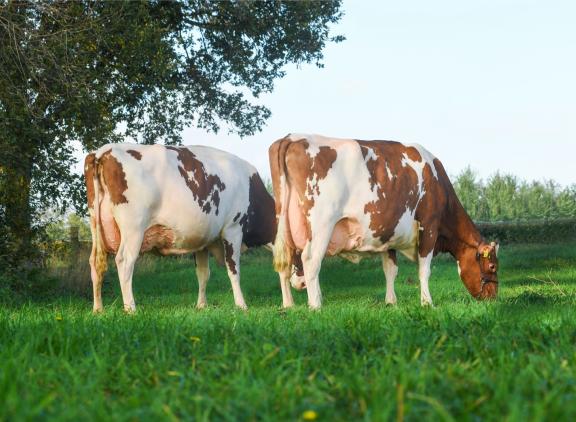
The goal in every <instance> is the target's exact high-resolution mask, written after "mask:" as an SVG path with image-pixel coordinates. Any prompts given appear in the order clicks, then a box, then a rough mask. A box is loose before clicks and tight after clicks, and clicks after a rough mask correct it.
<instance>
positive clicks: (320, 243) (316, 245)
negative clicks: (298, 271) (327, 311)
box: [301, 223, 334, 309]
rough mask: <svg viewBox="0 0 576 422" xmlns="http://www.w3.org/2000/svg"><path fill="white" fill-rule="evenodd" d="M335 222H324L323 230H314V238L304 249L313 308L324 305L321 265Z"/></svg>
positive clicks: (307, 286)
mask: <svg viewBox="0 0 576 422" xmlns="http://www.w3.org/2000/svg"><path fill="white" fill-rule="evenodd" d="M333 229H334V224H330V223H327V224H324V225H323V226H322V230H318V231H316V232H314V230H312V233H314V234H313V236H312V239H311V240H309V241H308V242H306V245H304V249H303V250H302V255H301V257H302V266H303V269H304V278H305V279H306V291H307V292H308V306H309V307H310V308H311V309H320V307H321V306H322V291H321V290H320V279H319V274H320V267H321V266H322V259H324V255H325V254H326V249H327V248H328V243H329V242H330V237H331V236H332V231H333Z"/></svg>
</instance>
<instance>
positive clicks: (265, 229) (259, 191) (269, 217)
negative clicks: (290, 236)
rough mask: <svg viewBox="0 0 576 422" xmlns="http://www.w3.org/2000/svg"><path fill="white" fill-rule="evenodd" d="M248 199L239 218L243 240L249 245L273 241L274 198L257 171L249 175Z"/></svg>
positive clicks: (274, 223)
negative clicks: (244, 210) (244, 211)
mask: <svg viewBox="0 0 576 422" xmlns="http://www.w3.org/2000/svg"><path fill="white" fill-rule="evenodd" d="M248 200H249V202H248V210H247V212H246V214H244V215H243V216H242V218H241V219H240V225H241V226H242V233H243V242H244V243H245V244H246V246H249V247H251V246H259V245H265V244H267V243H270V242H273V241H274V238H275V236H276V215H275V212H274V199H273V198H272V197H271V196H270V194H269V193H268V191H267V190H266V187H265V186H264V183H263V182H262V179H261V178H260V176H259V175H258V173H254V174H252V176H250V180H249V195H248ZM234 221H236V217H234Z"/></svg>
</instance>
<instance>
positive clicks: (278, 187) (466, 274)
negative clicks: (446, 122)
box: [269, 134, 498, 308]
mask: <svg viewBox="0 0 576 422" xmlns="http://www.w3.org/2000/svg"><path fill="white" fill-rule="evenodd" d="M269 155H270V168H271V172H272V183H273V187H274V196H275V199H276V215H277V219H278V233H277V236H276V240H275V244H274V267H275V269H276V271H278V272H279V275H280V284H281V287H282V295H283V301H284V306H291V305H292V297H291V292H290V288H289V280H290V281H291V282H292V285H293V286H294V287H296V288H302V287H304V286H306V287H307V291H308V304H309V306H310V307H311V308H319V307H320V306H321V301H322V296H321V292H320V284H319V280H318V273H319V271H320V265H321V263H322V259H323V258H324V256H325V255H340V256H343V257H344V258H347V259H350V260H352V261H354V262H357V261H358V260H359V259H360V258H361V257H362V256H363V255H365V254H375V253H376V254H381V255H382V264H383V269H384V274H385V276H386V302H387V303H390V304H394V303H396V295H395V293H394V279H395V278H396V275H397V272H398V267H397V265H396V251H398V252H400V253H402V254H404V255H406V256H407V257H408V258H410V259H411V260H417V261H418V264H419V278H420V300H421V303H422V304H423V305H432V297H431V296H430V291H429V289H428V279H429V277H430V263H431V261H432V257H433V256H434V255H435V254H437V253H439V252H449V253H450V254H452V255H453V256H454V257H455V258H456V260H457V262H458V271H459V274H460V277H461V279H462V281H463V282H464V284H465V286H466V288H467V289H468V291H469V292H470V293H471V294H472V295H473V296H474V297H476V298H494V297H496V294H497V282H498V279H497V266H498V261H497V257H496V252H497V245H496V244H494V243H490V244H489V243H486V242H485V241H484V239H483V238H482V236H481V235H480V233H479V232H478V230H477V229H476V227H475V226H474V224H473V222H472V220H471V219H470V217H469V216H468V215H467V214H466V211H465V210H464V208H463V207H462V205H461V203H460V201H459V200H458V198H457V196H456V193H455V192H454V189H453V187H452V184H451V183H450V180H449V179H448V176H447V175H446V172H445V171H444V168H443V166H442V164H441V163H440V161H439V160H438V159H437V158H435V157H434V156H433V155H432V154H430V153H429V152H428V151H427V150H425V149H424V148H422V147H421V146H420V145H403V144H401V143H399V142H391V141H358V140H354V139H335V138H327V137H323V136H318V135H295V134H291V135H288V136H287V137H285V138H283V139H280V140H278V141H276V142H275V143H274V144H272V145H271V146H270V150H269ZM299 259H301V260H302V264H303V269H304V275H303V276H300V277H297V276H292V278H291V270H292V266H291V264H292V263H293V262H294V261H295V260H299ZM304 278H305V281H304Z"/></svg>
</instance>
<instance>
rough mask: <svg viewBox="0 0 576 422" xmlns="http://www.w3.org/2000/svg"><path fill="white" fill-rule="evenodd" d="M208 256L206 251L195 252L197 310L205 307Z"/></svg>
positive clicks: (208, 275)
mask: <svg viewBox="0 0 576 422" xmlns="http://www.w3.org/2000/svg"><path fill="white" fill-rule="evenodd" d="M209 256H210V255H209V253H208V251H207V250H206V249H204V250H203V251H198V252H196V277H197V278H198V302H197V303H196V307H197V308H198V309H202V308H205V307H206V284H207V283H208V279H209V278H210V266H209V264H208V258H209Z"/></svg>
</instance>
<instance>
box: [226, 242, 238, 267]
mask: <svg viewBox="0 0 576 422" xmlns="http://www.w3.org/2000/svg"><path fill="white" fill-rule="evenodd" d="M222 243H223V244H224V255H225V259H226V265H227V266H228V269H229V270H230V272H231V273H232V274H238V272H237V271H236V262H235V261H234V247H233V246H232V243H230V242H228V241H227V240H226V239H222Z"/></svg>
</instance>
